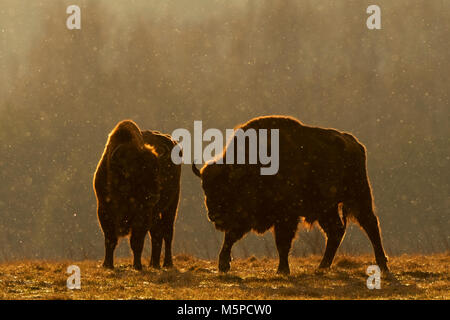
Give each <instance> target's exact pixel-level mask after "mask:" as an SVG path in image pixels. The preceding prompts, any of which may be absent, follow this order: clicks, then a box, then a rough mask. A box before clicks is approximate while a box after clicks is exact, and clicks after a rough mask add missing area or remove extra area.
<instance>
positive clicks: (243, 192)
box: [192, 116, 388, 273]
mask: <svg viewBox="0 0 450 320" xmlns="http://www.w3.org/2000/svg"><path fill="white" fill-rule="evenodd" d="M237 128H241V129H243V130H244V131H245V130H247V129H250V128H253V129H255V130H258V129H279V148H280V153H279V157H280V162H279V163H280V167H279V171H278V173H277V174H275V175H271V176H264V175H260V168H261V165H260V164H254V165H252V164H244V165H243V164H217V163H216V161H217V159H216V160H215V161H214V160H213V161H211V162H209V163H207V164H205V166H204V167H203V168H202V169H201V170H200V171H199V170H198V169H197V168H196V167H195V165H193V167H192V169H193V171H194V173H195V174H196V175H198V176H199V177H200V178H201V179H202V187H203V190H204V193H205V203H206V207H207V210H208V217H209V219H210V221H212V222H213V223H214V224H215V227H216V228H217V229H218V230H221V231H224V232H225V238H224V242H223V246H222V249H221V251H220V254H219V270H220V271H222V272H226V271H228V270H229V269H230V261H231V256H230V253H231V248H232V246H233V244H234V243H235V242H236V241H238V240H239V239H241V238H242V237H243V236H244V235H245V234H246V233H247V232H249V231H251V230H254V231H256V232H258V233H264V232H265V231H267V230H268V229H269V228H271V227H274V236H275V241H276V246H277V249H278V253H279V266H278V272H279V273H289V263H288V254H289V251H290V248H291V243H292V239H293V238H294V236H295V233H296V230H297V225H298V222H299V220H300V217H304V220H305V222H307V223H310V224H312V223H314V222H316V221H317V222H318V224H319V225H320V227H321V228H322V229H323V231H324V233H325V234H326V236H327V244H326V250H325V254H324V256H323V259H322V261H321V263H320V266H319V267H320V268H327V267H330V266H331V263H332V261H333V258H334V256H335V254H336V251H337V249H338V247H339V245H340V243H341V241H342V238H343V236H344V233H345V229H346V223H347V218H348V217H350V216H351V217H353V218H354V220H356V221H357V222H358V223H359V225H360V226H361V227H362V228H363V229H364V230H365V232H366V233H367V235H368V237H369V239H370V241H371V242H372V245H373V247H374V251H375V257H376V261H377V263H378V265H379V266H380V268H381V269H382V270H385V271H386V270H388V268H387V264H386V263H387V258H386V255H385V253H384V250H383V247H382V243H381V235H380V230H379V225H378V219H377V217H376V216H375V214H374V210H373V205H372V192H371V187H370V183H369V179H368V177H367V172H366V151H365V148H364V146H363V145H362V144H361V143H359V142H358V141H357V139H356V138H355V137H353V136H352V135H350V134H348V133H343V132H339V131H337V130H334V129H323V128H316V127H309V126H305V125H303V124H302V123H300V122H299V121H298V120H296V119H294V118H291V117H282V116H267V117H260V118H255V119H252V120H250V121H249V122H247V123H245V124H243V125H241V126H238V127H237ZM269 136H270V134H269ZM234 139H236V137H235V138H234ZM235 141H236V140H235ZM268 144H269V146H268V150H270V140H269V142H268ZM228 147H229V145H228V146H227V147H226V148H225V149H224V151H223V154H222V156H221V157H223V158H225V156H226V152H227V148H228ZM246 151H247V152H248V146H246ZM224 162H225V161H224ZM339 208H341V209H342V210H339ZM339 211H340V212H341V215H340V214H339Z"/></svg>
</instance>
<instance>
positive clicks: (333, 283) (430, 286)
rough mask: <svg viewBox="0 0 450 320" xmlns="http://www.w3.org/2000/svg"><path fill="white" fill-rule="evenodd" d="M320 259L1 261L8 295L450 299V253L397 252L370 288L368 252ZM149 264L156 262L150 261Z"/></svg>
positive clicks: (1, 294) (1, 285) (2, 287)
mask: <svg viewBox="0 0 450 320" xmlns="http://www.w3.org/2000/svg"><path fill="white" fill-rule="evenodd" d="M319 261H320V257H317V256H314V257H308V258H294V257H291V258H290V265H291V275H290V276H281V275H277V274H276V273H275V270H276V267H277V260H276V259H269V258H255V257H251V258H248V259H238V260H235V261H233V262H232V265H231V271H230V272H229V273H228V274H226V275H224V274H220V273H218V272H217V267H216V261H207V260H201V259H197V258H194V257H191V256H186V255H178V256H176V257H175V258H174V264H175V268H173V269H167V270H165V269H162V270H154V269H150V268H148V267H147V266H145V267H144V271H142V272H138V271H135V270H133V269H132V267H131V259H118V260H116V262H115V265H116V268H115V269H114V270H106V269H103V268H102V267H100V264H101V262H100V261H77V262H69V261H56V262H51V261H18V262H12V263H3V264H0V299H208V300H209V299H449V298H450V290H449V289H450V278H449V265H450V255H449V254H448V253H447V254H435V255H427V256H422V255H403V256H399V257H391V259H390V263H389V265H390V268H391V271H392V276H390V277H384V278H382V280H381V289H380V290H376V289H374V290H369V289H367V287H366V279H367V275H366V274H365V271H366V268H367V267H368V266H369V265H371V264H373V258H372V256H370V255H367V256H358V257H350V256H342V255H339V256H338V257H336V259H335V262H334V264H333V267H332V268H331V269H330V270H328V271H326V272H319V271H317V270H316V267H317V265H318V264H319ZM146 263H147V264H148V261H147V262H146ZM71 264H75V265H78V266H79V267H80V269H81V289H80V290H68V289H67V287H66V280H67V278H68V276H69V275H67V274H66V269H67V267H68V266H69V265H71Z"/></svg>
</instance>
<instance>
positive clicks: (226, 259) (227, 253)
mask: <svg viewBox="0 0 450 320" xmlns="http://www.w3.org/2000/svg"><path fill="white" fill-rule="evenodd" d="M244 233H245V232H240V231H235V230H233V231H227V232H225V238H224V240H223V245H222V249H221V250H220V253H219V271H220V272H228V271H229V270H230V262H231V248H232V247H233V244H234V243H235V242H236V241H238V240H239V239H240V238H242V236H243V235H244Z"/></svg>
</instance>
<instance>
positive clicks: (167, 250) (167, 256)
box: [162, 197, 178, 268]
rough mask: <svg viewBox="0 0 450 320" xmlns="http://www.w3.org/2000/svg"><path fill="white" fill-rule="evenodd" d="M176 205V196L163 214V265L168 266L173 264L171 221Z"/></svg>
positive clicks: (175, 211) (172, 220) (174, 214)
mask: <svg viewBox="0 0 450 320" xmlns="http://www.w3.org/2000/svg"><path fill="white" fill-rule="evenodd" d="M177 207H178V197H177V198H176V200H175V201H173V203H172V205H171V206H170V207H169V209H168V210H167V211H166V212H165V214H163V221H162V223H163V230H164V235H163V239H164V267H165V268H170V267H172V266H173V261H172V239H173V223H174V221H175V216H176V213H177Z"/></svg>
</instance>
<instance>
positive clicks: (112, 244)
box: [103, 233, 118, 269]
mask: <svg viewBox="0 0 450 320" xmlns="http://www.w3.org/2000/svg"><path fill="white" fill-rule="evenodd" d="M117 242H118V238H117V237H116V236H115V235H113V234H108V233H105V260H104V261H103V267H105V268H109V269H113V268H114V249H115V248H116V246H117Z"/></svg>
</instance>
